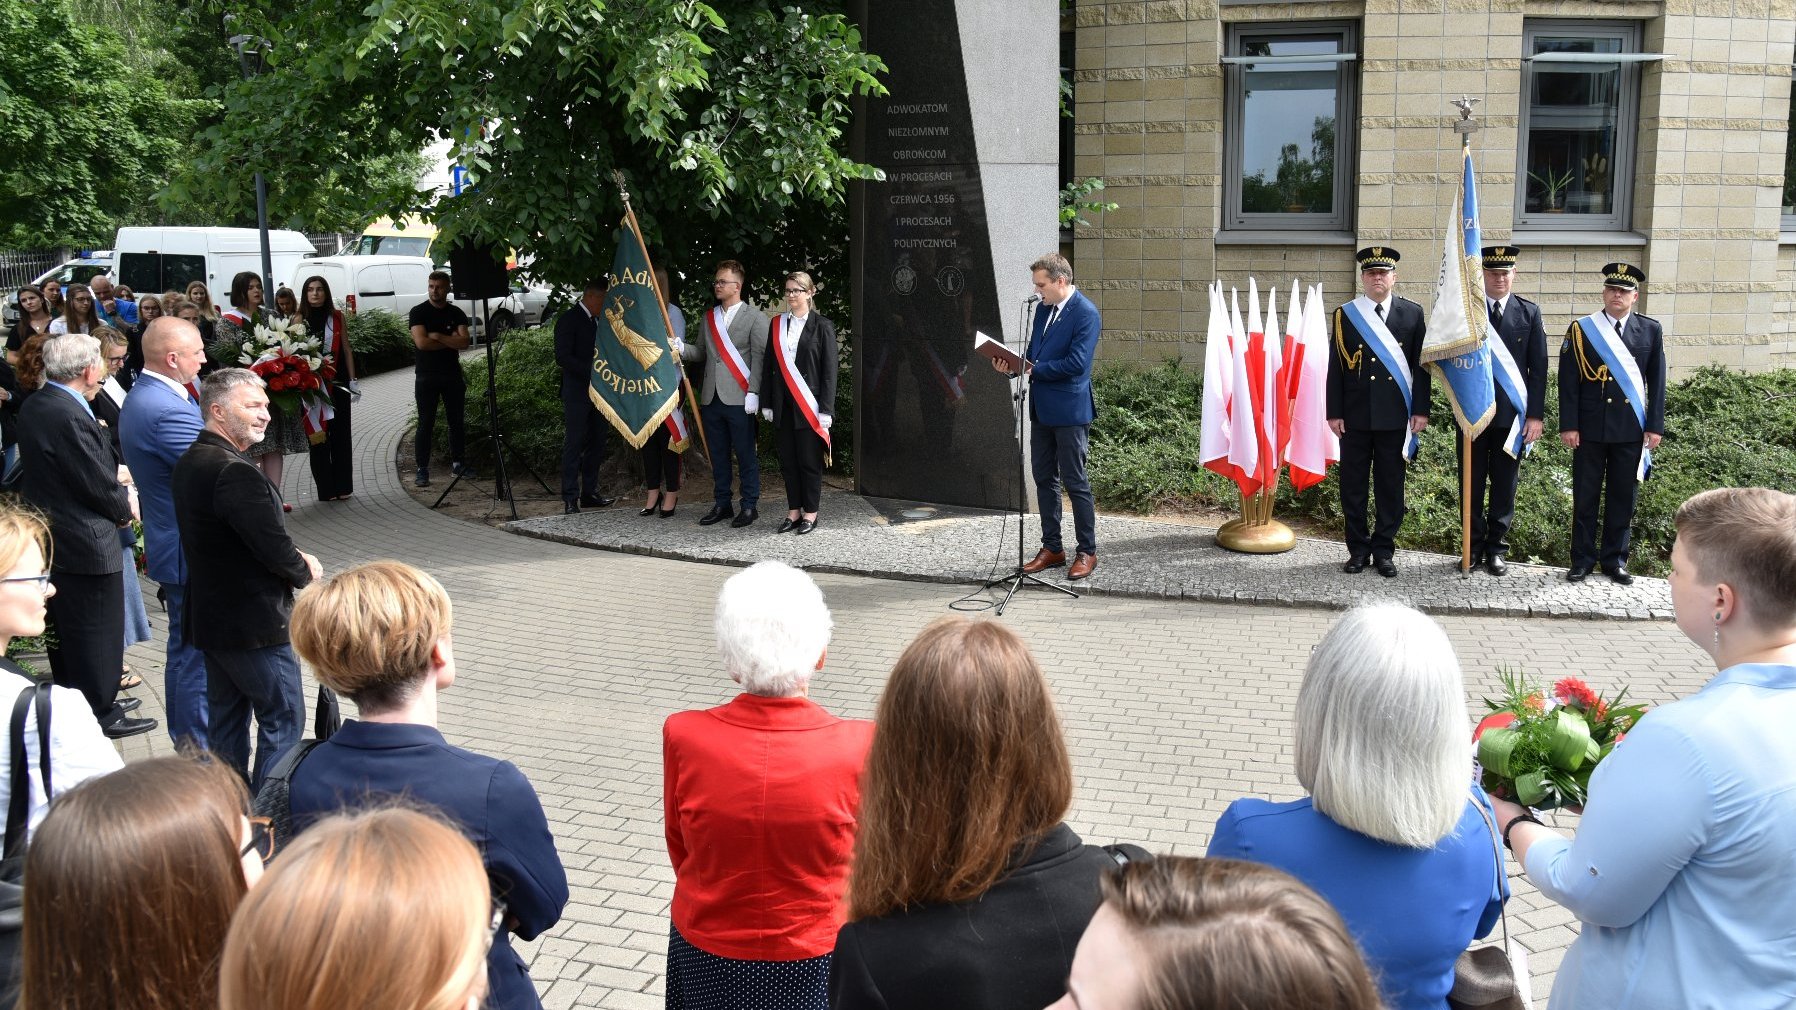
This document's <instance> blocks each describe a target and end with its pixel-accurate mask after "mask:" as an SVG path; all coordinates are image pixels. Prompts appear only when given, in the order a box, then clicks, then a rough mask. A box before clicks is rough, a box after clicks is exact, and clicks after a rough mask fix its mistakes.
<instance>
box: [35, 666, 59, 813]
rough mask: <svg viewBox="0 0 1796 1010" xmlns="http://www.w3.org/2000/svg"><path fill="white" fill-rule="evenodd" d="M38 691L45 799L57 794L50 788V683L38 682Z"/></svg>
mask: <svg viewBox="0 0 1796 1010" xmlns="http://www.w3.org/2000/svg"><path fill="white" fill-rule="evenodd" d="M36 691H37V771H38V775H39V776H41V777H42V778H43V780H44V799H45V800H48V799H49V798H50V797H52V796H54V795H56V794H55V793H54V792H53V791H51V789H50V685H49V684H45V683H42V682H41V681H40V682H39V683H38V685H37V687H36Z"/></svg>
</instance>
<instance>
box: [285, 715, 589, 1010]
mask: <svg viewBox="0 0 1796 1010" xmlns="http://www.w3.org/2000/svg"><path fill="white" fill-rule="evenodd" d="M395 796H403V797H406V798H407V799H410V800H414V801H418V802H422V803H425V804H428V805H429V806H431V807H434V808H435V809H436V810H438V811H440V812H441V813H443V814H445V815H447V816H448V817H449V818H450V819H451V820H453V821H454V822H455V823H456V824H458V825H460V827H461V829H462V833H463V834H465V835H466V836H467V837H468V840H469V841H471V842H473V843H474V847H475V848H477V849H479V850H480V858H481V859H482V860H483V861H484V862H485V863H486V872H487V876H488V877H489V878H490V879H491V881H492V886H493V894H494V895H495V896H496V897H498V898H499V899H500V900H502V901H504V902H505V907H506V916H507V921H508V922H509V924H510V928H509V930H501V931H500V933H499V936H498V938H497V939H495V940H494V941H493V947H492V950H491V951H490V952H488V954H487V959H486V972H487V983H488V986H489V989H488V993H487V999H486V1003H485V1004H483V1006H485V1007H488V1008H491V1010H526V1008H528V1010H536V1008H539V1007H541V1006H542V1000H541V998H540V997H538V996H537V994H536V986H535V985H534V984H532V983H531V981H530V970H529V968H528V967H526V966H525V964H524V959H523V958H521V957H519V956H518V953H517V951H515V950H513V949H512V946H511V939H510V936H511V934H513V933H515V934H517V935H518V936H519V937H522V938H523V939H525V940H534V939H535V938H536V937H537V935H538V934H540V933H541V932H542V931H543V930H545V929H548V928H549V927H551V926H553V925H555V923H557V922H559V921H560V920H561V910H562V909H563V908H564V907H565V906H566V905H567V898H568V893H567V871H565V870H564V869H562V866H561V857H560V855H558V854H557V853H556V851H555V839H554V837H553V836H552V835H550V834H549V822H548V819H547V818H546V817H545V816H544V815H543V806H542V803H541V801H539V800H538V799H537V798H536V790H535V789H534V788H532V787H531V785H530V780H529V779H527V778H525V777H524V773H523V772H521V771H518V769H517V767H516V766H515V765H513V764H512V763H511V762H509V761H501V760H499V759H498V758H490V757H487V756H486V755H484V754H476V753H474V752H473V751H466V750H462V749H461V748H460V747H452V746H450V745H449V743H448V741H446V740H444V739H443V734H442V733H440V732H438V731H437V729H436V728H435V727H432V726H421V725H416V724H411V723H375V722H362V721H359V720H353V719H352V720H350V721H348V722H345V723H344V724H343V728H342V729H340V730H338V731H337V733H336V735H335V736H333V737H331V738H330V739H329V740H327V741H325V742H324V743H321V744H319V745H318V746H317V747H315V748H313V749H312V752H311V753H310V754H307V755H306V758H305V760H304V761H302V762H301V763H300V766H299V768H298V769H296V770H295V772H294V774H293V780H292V783H291V793H290V795H289V804H290V809H291V810H292V813H293V830H294V831H295V832H302V831H304V830H305V829H306V828H307V827H309V826H310V825H311V824H312V823H313V822H315V821H317V820H318V818H320V817H323V816H324V815H326V814H330V813H334V812H336V811H338V810H342V809H346V808H347V809H354V808H356V807H359V806H361V805H363V804H365V803H368V802H369V801H370V800H372V801H376V802H378V801H379V800H381V799H386V798H391V797H395ZM276 858H279V857H278V856H277V857H276Z"/></svg>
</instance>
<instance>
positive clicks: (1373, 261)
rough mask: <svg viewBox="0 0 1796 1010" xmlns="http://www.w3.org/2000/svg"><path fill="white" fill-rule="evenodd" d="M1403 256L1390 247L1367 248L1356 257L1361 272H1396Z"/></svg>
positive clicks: (1375, 246) (1376, 246)
mask: <svg viewBox="0 0 1796 1010" xmlns="http://www.w3.org/2000/svg"><path fill="white" fill-rule="evenodd" d="M1402 258H1403V254H1402V253H1400V252H1398V251H1397V250H1395V249H1392V248H1391V247H1390V246H1388V245H1374V246H1367V247H1366V248H1364V249H1361V250H1360V251H1359V252H1358V253H1357V254H1355V255H1354V259H1357V260H1359V268H1360V269H1361V270H1395V269H1397V261H1398V260H1400V259H1402Z"/></svg>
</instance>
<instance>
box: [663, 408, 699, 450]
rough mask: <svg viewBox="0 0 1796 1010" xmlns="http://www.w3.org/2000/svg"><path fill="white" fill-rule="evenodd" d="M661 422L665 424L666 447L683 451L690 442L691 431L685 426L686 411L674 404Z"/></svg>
mask: <svg viewBox="0 0 1796 1010" xmlns="http://www.w3.org/2000/svg"><path fill="white" fill-rule="evenodd" d="M662 423H663V424H665V425H666V426H667V433H668V436H669V441H668V444H667V447H668V448H669V449H672V450H673V451H674V452H685V451H686V447H687V446H689V445H691V444H692V431H691V429H689V428H687V427H686V412H685V411H683V410H681V409H680V408H679V407H677V406H676V407H674V409H673V410H671V411H669V412H668V415H667V420H666V421H664V422H662Z"/></svg>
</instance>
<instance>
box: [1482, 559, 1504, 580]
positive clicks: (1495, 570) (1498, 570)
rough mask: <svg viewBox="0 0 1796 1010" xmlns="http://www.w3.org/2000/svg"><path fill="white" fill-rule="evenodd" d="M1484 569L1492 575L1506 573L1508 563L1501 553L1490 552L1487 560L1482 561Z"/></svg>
mask: <svg viewBox="0 0 1796 1010" xmlns="http://www.w3.org/2000/svg"><path fill="white" fill-rule="evenodd" d="M1484 570H1485V571H1487V572H1489V573H1491V574H1492V575H1498V576H1502V575H1508V574H1509V565H1508V564H1507V563H1506V562H1505V561H1504V560H1503V555H1501V554H1492V555H1491V556H1490V558H1489V560H1487V561H1485V562H1484Z"/></svg>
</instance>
